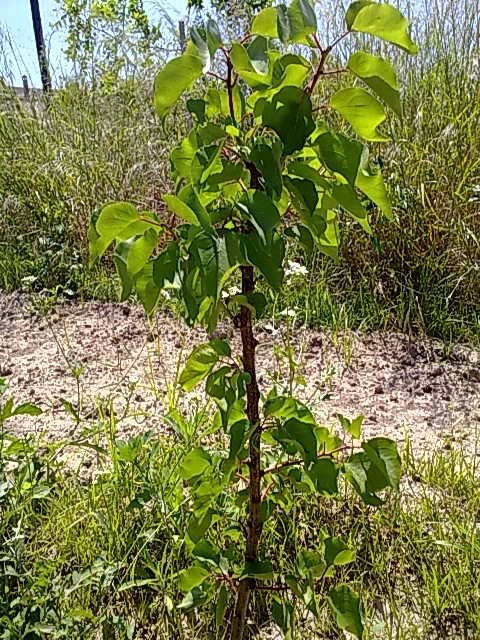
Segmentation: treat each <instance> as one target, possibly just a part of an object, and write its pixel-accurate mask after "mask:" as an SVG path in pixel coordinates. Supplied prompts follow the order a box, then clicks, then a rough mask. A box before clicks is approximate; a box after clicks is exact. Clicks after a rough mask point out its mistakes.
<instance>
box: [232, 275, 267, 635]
mask: <svg viewBox="0 0 480 640" xmlns="http://www.w3.org/2000/svg"><path fill="white" fill-rule="evenodd" d="M241 272H242V294H243V295H249V294H251V293H252V292H253V291H254V290H255V279H254V273H253V267H250V266H243V267H241ZM240 332H241V336H242V357H243V370H244V371H245V373H248V375H249V376H250V381H249V382H248V384H247V417H248V420H249V422H250V424H251V425H252V426H254V427H255V428H254V430H253V433H252V435H251V436H250V442H249V452H250V456H249V460H248V466H249V470H250V477H249V480H250V486H249V489H250V499H249V505H248V521H247V531H248V532H247V542H246V549H245V564H246V565H247V564H249V563H252V562H255V561H256V560H257V550H258V543H259V541H260V536H261V535H262V522H261V518H260V508H261V503H262V496H261V480H262V470H261V456H260V445H261V428H260V415H259V401H260V392H259V389H258V383H257V376H256V371H255V348H256V346H257V341H256V340H255V336H254V335H253V322H252V312H251V311H250V309H249V308H248V307H245V306H242V307H241V309H240ZM255 586H256V585H255V580H254V579H251V578H246V579H245V580H241V581H240V584H239V587H238V590H237V601H236V604H235V612H234V615H233V619H232V626H231V633H230V638H231V640H242V637H243V631H244V629H245V619H246V615H247V608H248V601H249V598H250V592H251V591H252V589H254V588H255Z"/></svg>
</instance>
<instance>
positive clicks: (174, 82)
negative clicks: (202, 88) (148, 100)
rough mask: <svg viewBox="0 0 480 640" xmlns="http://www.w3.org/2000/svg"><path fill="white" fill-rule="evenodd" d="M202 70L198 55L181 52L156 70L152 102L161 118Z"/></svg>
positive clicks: (163, 117)
mask: <svg viewBox="0 0 480 640" xmlns="http://www.w3.org/2000/svg"><path fill="white" fill-rule="evenodd" d="M202 71H203V64H202V61H201V59H200V57H199V56H194V55H189V54H183V55H181V56H179V57H178V58H173V60H170V61H169V62H167V64H166V65H165V66H164V67H163V68H162V69H161V70H160V71H159V72H158V74H157V75H156V77H155V85H154V93H155V98H154V103H155V109H156V110H157V113H158V115H159V116H160V118H161V119H162V120H164V119H165V117H166V116H167V114H168V112H169V111H170V109H171V108H172V107H173V105H174V104H175V103H176V101H177V100H178V99H179V98H180V96H181V95H182V93H183V92H184V91H186V90H187V89H189V88H190V87H191V86H192V84H193V83H194V82H195V80H196V79H197V78H199V77H200V76H201V74H202Z"/></svg>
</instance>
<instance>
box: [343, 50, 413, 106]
mask: <svg viewBox="0 0 480 640" xmlns="http://www.w3.org/2000/svg"><path fill="white" fill-rule="evenodd" d="M347 67H348V69H350V71H352V73H354V74H355V75H356V76H357V77H358V78H361V79H362V80H363V81H364V82H365V83H366V84H367V85H368V86H369V87H370V89H372V90H373V91H374V92H375V93H376V94H377V96H378V97H379V98H380V99H381V100H383V102H385V104H387V105H388V106H389V107H390V108H391V109H393V111H394V112H395V113H396V114H397V115H398V117H400V118H401V117H402V105H401V102H400V91H399V88H398V84H397V78H396V75H395V71H394V70H393V67H392V65H391V64H390V63H389V62H387V61H386V60H384V59H383V58H380V57H379V56H374V55H371V54H370V53H365V52H363V51H358V52H357V53H354V54H353V55H351V56H350V58H349V59H348V63H347Z"/></svg>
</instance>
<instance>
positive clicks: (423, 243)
mask: <svg viewBox="0 0 480 640" xmlns="http://www.w3.org/2000/svg"><path fill="white" fill-rule="evenodd" d="M342 4H343V5H346V4H348V3H346V2H343V3H342V2H341V0H330V2H325V3H320V4H319V7H320V11H322V12H323V14H322V33H323V37H324V39H325V41H328V40H329V39H331V38H330V35H331V34H334V33H339V32H340V31H341V30H342V29H343V25H342V15H343V9H344V7H341V5H342ZM399 5H400V8H401V9H402V10H403V11H404V13H406V14H407V15H409V16H410V18H411V20H412V30H413V34H414V38H415V39H416V41H417V42H418V43H419V45H420V53H419V54H418V55H417V56H416V57H410V56H406V55H404V54H403V53H402V52H401V51H398V50H396V49H394V48H393V47H390V46H389V45H386V44H385V43H379V42H378V41H376V43H375V42H373V46H374V47H376V48H377V51H378V53H382V51H383V50H384V49H385V47H388V49H389V52H388V57H389V58H390V59H391V58H392V56H393V57H394V64H395V66H396V68H397V69H399V75H400V78H401V80H402V83H403V100H404V118H403V120H402V121H401V122H400V121H396V122H393V121H392V122H390V124H389V127H390V129H391V133H392V136H393V138H394V141H395V142H394V144H392V145H386V146H382V147H380V146H379V147H378V148H377V147H375V146H374V148H373V149H372V154H373V155H374V156H375V157H377V159H378V161H379V162H380V163H381V164H383V170H384V174H385V176H386V179H387V182H388V186H389V190H390V193H391V197H392V201H393V205H394V212H395V216H394V220H393V222H387V221H385V220H383V219H380V218H379V217H378V216H377V214H376V212H375V211H372V221H373V228H374V233H373V235H372V236H370V237H369V236H366V235H363V234H362V233H360V232H359V230H358V229H357V228H356V227H355V225H353V224H352V225H350V226H347V229H346V232H345V237H344V238H343V239H342V256H341V259H340V261H339V262H338V263H337V264H333V263H331V262H330V261H329V260H328V259H326V258H324V257H322V256H319V255H317V256H314V258H313V260H312V262H311V263H310V265H309V266H310V270H311V273H312V276H311V280H310V287H309V289H308V290H307V288H304V289H301V290H297V289H295V290H290V291H289V290H288V288H286V289H285V292H284V300H283V303H284V304H285V305H289V304H295V305H300V306H304V307H305V308H306V307H308V309H309V321H310V322H311V323H312V324H313V325H319V324H323V323H331V322H332V321H333V319H332V318H333V317H334V316H338V314H339V310H341V313H342V314H343V317H342V323H344V324H347V325H351V326H359V325H362V326H364V327H365V328H373V327H375V328H379V327H395V328H400V329H403V330H409V331H411V330H421V331H426V332H427V333H429V334H430V335H433V336H438V337H440V338H443V339H446V340H474V341H475V340H476V341H478V339H479V337H480V302H479V301H480V214H479V209H480V134H479V130H480V67H479V56H480V12H479V11H478V6H477V5H478V3H476V2H471V1H470V0H428V1H427V0H400V2H399ZM344 42H346V41H344ZM342 46H343V49H342V50H341V51H340V56H341V57H345V56H346V55H347V54H348V45H347V44H345V45H343V43H342ZM371 46H372V42H369V48H371ZM329 82H330V86H331V82H335V81H334V80H330V81H329ZM184 127H185V118H184V116H183V114H182V113H180V112H178V113H177V114H174V115H173V117H171V118H170V119H169V121H168V130H167V132H165V131H163V130H162V129H161V127H160V124H159V122H158V120H157V119H156V118H155V115H154V114H153V111H152V108H151V96H150V89H149V86H148V83H145V82H142V81H141V80H139V79H138V78H136V79H131V80H129V81H127V82H125V83H124V84H123V85H122V86H119V87H118V88H117V89H116V90H115V91H114V92H113V93H111V94H105V93H101V92H96V93H90V92H84V91H82V90H81V89H80V88H79V87H78V86H75V85H73V84H72V85H69V86H66V87H65V88H64V89H62V90H61V91H60V92H59V93H58V94H55V95H54V96H52V97H51V98H50V99H49V102H48V104H46V103H43V102H42V100H40V101H39V102H36V103H32V104H25V103H23V104H20V103H19V102H18V100H17V99H15V98H14V97H13V96H12V95H11V94H10V93H9V92H8V91H6V90H4V91H2V92H1V94H0V151H1V153H0V195H1V196H2V199H3V212H2V218H1V220H0V243H1V244H0V246H1V248H2V252H1V254H0V256H1V257H0V286H1V287H3V288H5V289H14V288H18V287H19V286H22V281H23V284H25V282H29V280H33V279H34V278H35V279H36V280H35V281H34V283H33V286H34V287H37V289H47V290H52V289H55V287H56V285H58V284H60V285H62V286H64V287H66V288H69V289H79V290H80V291H81V292H82V294H83V295H85V296H99V295H104V296H111V295H114V294H113V292H112V289H111V286H109V285H108V282H107V281H106V280H105V276H104V275H103V276H102V274H100V273H95V272H94V273H92V272H89V271H87V270H86V269H85V266H84V265H85V259H86V252H87V249H86V236H85V230H86V226H87V220H88V218H89V216H90V214H91V212H92V211H93V210H94V209H95V208H96V207H98V206H99V205H101V204H102V203H104V202H106V201H108V200H111V199H128V200H133V201H134V202H137V203H138V204H139V206H142V207H147V208H154V209H157V210H160V209H161V208H162V204H161V199H160V194H161V193H162V192H164V191H165V190H166V189H168V188H169V187H170V182H169V177H168V169H169V167H168V160H167V158H168V153H169V150H170V148H171V147H172V145H173V144H174V143H175V140H176V139H177V134H178V132H179V131H181V130H183V129H184ZM25 278H27V280H25ZM111 282H112V281H110V284H111Z"/></svg>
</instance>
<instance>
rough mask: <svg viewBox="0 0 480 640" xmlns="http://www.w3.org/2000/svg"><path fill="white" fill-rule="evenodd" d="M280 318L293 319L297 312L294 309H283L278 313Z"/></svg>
mask: <svg viewBox="0 0 480 640" xmlns="http://www.w3.org/2000/svg"><path fill="white" fill-rule="evenodd" d="M280 315H281V316H288V317H289V318H295V316H296V315H297V312H296V311H295V310H294V309H283V311H280Z"/></svg>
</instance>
